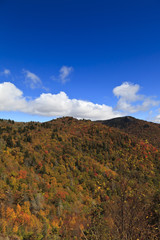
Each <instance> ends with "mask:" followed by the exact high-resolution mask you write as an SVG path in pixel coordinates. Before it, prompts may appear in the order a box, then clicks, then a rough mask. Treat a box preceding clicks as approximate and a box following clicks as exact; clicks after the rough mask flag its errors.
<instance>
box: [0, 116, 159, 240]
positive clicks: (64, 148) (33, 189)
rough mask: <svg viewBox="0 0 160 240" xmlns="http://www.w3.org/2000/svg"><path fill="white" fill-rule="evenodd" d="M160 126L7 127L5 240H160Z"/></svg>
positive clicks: (0, 146) (69, 121)
mask: <svg viewBox="0 0 160 240" xmlns="http://www.w3.org/2000/svg"><path fill="white" fill-rule="evenodd" d="M159 141H160V125H159V124H154V123H147V122H145V121H141V120H136V119H131V118H121V121H119V120H118V121H116V122H115V120H114V122H113V121H112V122H110V123H107V122H93V121H90V120H77V119H74V118H72V117H64V118H59V119H55V120H52V121H49V122H44V123H39V122H28V123H22V122H14V121H12V120H3V119H1V120H0V239H6V240H7V239H8V240H29V239H30V240H32V239H33V240H34V239H35V240H42V239H44V240H46V239H47V240H52V239H53V240H59V239H64V240H70V239H73V240H78V239H79V240H158V239H160V231H159V224H160V190H159V189H160V188H159V183H160V148H159V146H160V143H159Z"/></svg>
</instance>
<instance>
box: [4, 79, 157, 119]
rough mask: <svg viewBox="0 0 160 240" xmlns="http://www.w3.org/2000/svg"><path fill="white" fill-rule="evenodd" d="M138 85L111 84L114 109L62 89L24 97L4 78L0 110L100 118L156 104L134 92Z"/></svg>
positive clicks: (42, 114)
mask: <svg viewBox="0 0 160 240" xmlns="http://www.w3.org/2000/svg"><path fill="white" fill-rule="evenodd" d="M31 76H32V75H31ZM139 89H140V87H139V85H137V84H135V85H134V84H130V83H123V84H122V85H121V86H118V87H116V88H114V89H113V93H114V95H115V96H116V97H118V98H119V100H118V103H117V107H116V110H114V109H113V108H112V107H111V106H108V105H105V104H95V103H93V102H89V101H85V100H79V99H70V98H69V97H68V96H67V94H66V93H65V92H60V93H57V94H52V93H42V94H41V95H40V96H39V97H38V98H36V99H33V100H28V99H26V98H25V97H24V96H23V92H22V91H21V90H20V89H18V88H17V87H16V86H15V85H14V84H12V83H10V82H4V83H1V84H0V111H20V112H23V113H28V114H32V115H39V116H40V115H41V116H48V117H61V116H73V117H76V118H85V119H91V120H103V119H110V118H115V117H120V116H124V115H126V114H128V113H135V112H137V111H147V110H148V109H150V108H151V107H153V106H157V105H158V104H160V102H158V101H155V100H153V99H152V98H149V97H146V96H143V95H140V94H138V91H139ZM126 93H128V94H126ZM137 102H138V103H137ZM135 103H136V104H135ZM155 122H160V114H159V115H157V117H156V118H155Z"/></svg>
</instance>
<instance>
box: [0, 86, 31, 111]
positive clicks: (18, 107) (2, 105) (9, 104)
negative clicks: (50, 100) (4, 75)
mask: <svg viewBox="0 0 160 240" xmlns="http://www.w3.org/2000/svg"><path fill="white" fill-rule="evenodd" d="M26 107H27V103H26V100H25V98H24V97H23V93H22V91H21V90H19V89H18V88H16V86H15V85H14V84H12V83H10V82H4V83H1V84H0V111H23V110H25V108H26Z"/></svg>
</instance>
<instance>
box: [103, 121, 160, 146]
mask: <svg viewBox="0 0 160 240" xmlns="http://www.w3.org/2000/svg"><path fill="white" fill-rule="evenodd" d="M99 122H101V123H103V124H104V125H107V126H109V127H114V128H118V129H120V130H122V131H124V132H126V133H128V134H131V135H134V136H136V137H138V138H140V139H143V140H148V141H149V143H151V144H152V145H154V146H156V147H160V124H158V123H153V122H147V121H144V120H139V119H136V118H134V117H130V116H126V117H119V118H114V119H110V120H104V121H99Z"/></svg>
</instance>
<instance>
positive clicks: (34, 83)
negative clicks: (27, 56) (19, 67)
mask: <svg viewBox="0 0 160 240" xmlns="http://www.w3.org/2000/svg"><path fill="white" fill-rule="evenodd" d="M23 73H24V74H25V79H26V83H27V84H29V86H30V88H32V89H35V88H39V87H41V86H42V81H41V79H40V78H39V77H38V76H37V75H36V74H35V73H32V72H30V71H28V70H24V69H23Z"/></svg>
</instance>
